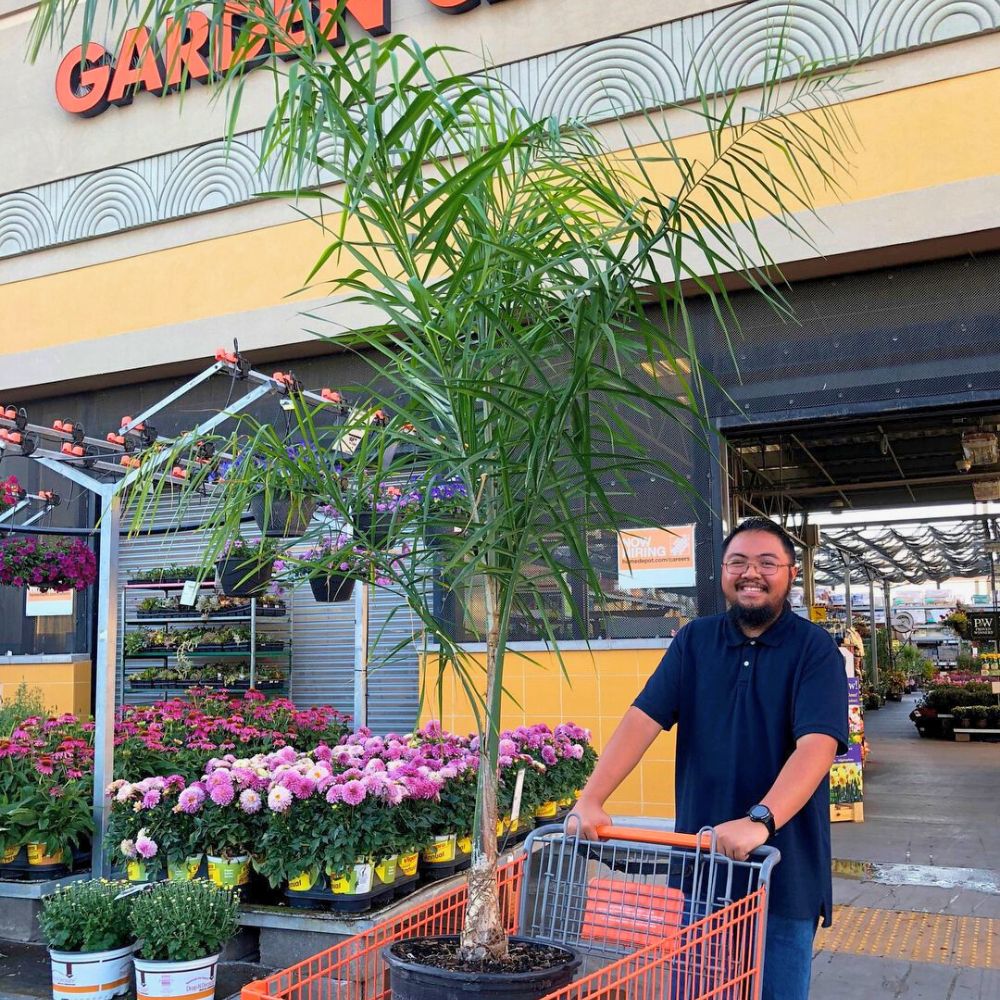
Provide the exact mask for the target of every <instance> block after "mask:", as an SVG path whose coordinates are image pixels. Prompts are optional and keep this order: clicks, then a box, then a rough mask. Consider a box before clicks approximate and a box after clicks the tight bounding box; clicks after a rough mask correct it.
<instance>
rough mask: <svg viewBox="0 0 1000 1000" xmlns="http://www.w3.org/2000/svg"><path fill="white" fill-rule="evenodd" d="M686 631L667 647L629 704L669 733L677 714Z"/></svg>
mask: <svg viewBox="0 0 1000 1000" xmlns="http://www.w3.org/2000/svg"><path fill="white" fill-rule="evenodd" d="M685 632H686V628H682V629H681V630H680V632H678V633H677V636H676V637H675V638H674V639H673V641H672V642H671V643H670V645H669V646H668V647H667V651H666V653H665V654H664V656H663V659H662V660H660V663H659V666H658V667H657V668H656V670H654V671H653V673H652V674H651V675H650V678H649V680H648V681H646V686H645V687H644V688H643V689H642V691H641V692H639V697H638V698H636V699H635V701H634V702H632V705H633V707H634V708H637V709H639V711H640V712H643V713H644V714H646V715H648V716H649V717H650V718H651V719H652V720H653V721H654V722H658V723H659V724H660V725H661V726H662V727H663V728H664V729H670V727H671V726H673V725H674V723H676V722H677V717H678V715H679V713H680V692H681V664H682V663H683V660H684V647H685V646H686V645H687V642H686V640H687V636H686V635H685Z"/></svg>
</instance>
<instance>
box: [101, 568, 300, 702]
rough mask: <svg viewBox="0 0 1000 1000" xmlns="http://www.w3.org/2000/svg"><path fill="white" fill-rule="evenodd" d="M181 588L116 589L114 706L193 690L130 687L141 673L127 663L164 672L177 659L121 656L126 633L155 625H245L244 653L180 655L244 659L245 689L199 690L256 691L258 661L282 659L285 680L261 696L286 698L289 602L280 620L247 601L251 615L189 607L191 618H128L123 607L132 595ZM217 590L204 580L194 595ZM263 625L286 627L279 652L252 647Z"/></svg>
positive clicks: (142, 585) (167, 654)
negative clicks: (117, 637) (246, 670)
mask: <svg viewBox="0 0 1000 1000" xmlns="http://www.w3.org/2000/svg"><path fill="white" fill-rule="evenodd" d="M184 586H185V584H184V583H180V582H176V583H175V582H169V583H154V582H152V581H149V582H138V583H128V584H125V585H124V586H123V587H122V588H121V598H120V605H119V620H120V621H121V623H122V626H123V627H122V628H121V630H120V631H119V635H120V636H121V641H120V643H119V647H118V685H117V687H118V698H117V701H118V704H119V705H128V704H140V703H142V702H144V701H148V700H150V698H157V699H160V698H163V699H166V698H172V697H177V696H183V695H185V694H186V693H187V692H188V691H189V690H190V689H191V688H192V687H197V686H199V685H197V684H191V685H175V684H170V683H169V682H164V683H163V684H162V685H159V686H157V685H156V684H153V685H151V686H150V687H145V686H143V687H141V688H134V687H132V685H131V683H130V681H129V678H130V676H131V675H132V674H133V673H136V672H141V671H133V670H131V669H130V664H135V663H148V662H150V661H159V662H160V663H161V664H162V665H163V666H164V668H165V667H166V666H167V664H168V663H169V662H170V661H171V660H172V659H176V658H177V653H176V651H175V650H170V649H164V650H163V651H161V652H157V651H148V652H142V653H136V654H126V653H125V636H126V635H127V634H128V633H129V631H130V626H131V627H135V626H158V625H166V626H168V628H169V626H171V625H177V626H180V627H181V628H185V629H186V628H198V627H204V628H212V627H213V626H214V627H216V628H224V627H225V626H227V625H235V624H249V626H250V642H249V647H248V648H247V649H232V650H229V649H220V650H206V651H204V652H202V653H197V652H191V653H185V654H184V655H185V657H186V658H187V659H190V660H198V659H219V660H222V659H234V660H235V659H237V658H246V657H249V664H248V665H249V678H248V685H247V687H243V686H241V685H239V686H232V685H229V686H224V685H218V686H217V685H216V684H214V683H208V684H206V685H204V686H207V687H210V688H211V689H213V690H217V691H225V692H228V693H232V694H239V693H242V692H244V691H247V690H255V689H256V688H257V661H258V659H260V658H264V659H268V660H272V659H273V660H278V659H281V660H284V661H285V664H286V670H285V678H284V680H283V681H282V682H281V683H280V685H276V686H275V687H273V688H266V689H263V691H262V693H269V692H273V693H276V694H277V693H287V691H288V687H289V684H290V675H291V669H292V606H291V603H286V605H285V611H284V613H283V614H281V615H275V614H266V615H265V614H262V613H261V612H260V610H259V608H258V604H257V598H256V597H251V598H250V599H249V600H250V614H248V615H247V614H244V615H236V614H217V615H209V616H207V617H206V616H205V615H202V614H198V613H197V612H196V611H195V610H194V608H192V613H191V614H190V615H172V616H163V617H159V618H157V617H152V616H149V617H140V616H138V615H137V614H135V613H133V614H131V615H129V608H128V597H129V595H130V594H134V593H135V592H137V591H156V592H160V593H163V594H169V593H170V592H171V591H179V590H182V589H183V587H184ZM215 589H216V585H215V584H214V583H212V582H209V581H206V582H204V583H201V584H200V585H199V590H201V591H205V590H209V591H211V590H215ZM263 622H280V623H281V624H283V625H285V626H286V627H285V629H284V634H283V635H282V636H281V638H282V641H283V646H282V649H281V651H271V650H259V649H258V648H257V626H258V624H262V623H263Z"/></svg>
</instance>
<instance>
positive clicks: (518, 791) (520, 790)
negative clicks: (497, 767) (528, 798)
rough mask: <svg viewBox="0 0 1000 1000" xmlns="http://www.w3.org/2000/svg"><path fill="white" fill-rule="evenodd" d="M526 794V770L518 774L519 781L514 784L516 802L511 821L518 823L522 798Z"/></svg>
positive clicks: (512, 808)
mask: <svg viewBox="0 0 1000 1000" xmlns="http://www.w3.org/2000/svg"><path fill="white" fill-rule="evenodd" d="M523 794H524V768H523V767H522V768H521V770H520V771H518V772H517V781H516V783H515V784H514V802H513V804H512V805H511V807H510V821H511V823H516V822H517V818H518V817H519V816H520V815H521V796H522V795H523Z"/></svg>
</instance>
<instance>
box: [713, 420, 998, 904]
mask: <svg viewBox="0 0 1000 1000" xmlns="http://www.w3.org/2000/svg"><path fill="white" fill-rule="evenodd" d="M727 463H728V478H729V487H730V488H729V513H730V521H731V522H732V523H735V522H737V521H738V520H740V519H741V518H743V517H746V516H750V515H752V514H756V515H765V516H768V517H772V518H774V519H776V520H778V521H780V522H781V523H782V524H783V526H784V527H786V528H787V529H788V530H789V532H790V533H791V534H792V535H793V537H795V539H796V540H797V542H798V544H799V546H800V553H801V555H800V560H801V565H802V568H803V580H802V587H801V588H799V589H798V590H797V591H794V592H793V597H794V600H793V605H794V607H795V610H796V612H797V613H798V614H801V615H803V616H806V617H809V618H811V619H812V620H813V621H815V622H817V623H818V624H820V625H821V626H823V627H824V628H826V629H827V630H828V631H830V633H831V634H832V635H833V636H835V637H836V639H837V640H838V641H839V642H841V643H842V651H843V652H844V654H845V670H846V671H847V672H848V674H849V677H850V676H851V675H853V677H852V679H851V688H852V696H853V701H854V703H855V704H854V705H853V706H852V708H851V722H852V743H851V746H850V748H849V753H848V754H846V755H845V756H844V757H842V758H839V759H838V762H837V763H836V764H835V765H834V768H833V771H832V772H831V818H832V819H833V820H834V821H835V825H834V834H833V846H834V857H835V858H836V859H837V860H836V862H835V867H836V868H838V873H839V874H845V873H847V874H855V875H857V876H858V877H861V878H864V879H872V878H874V879H876V880H879V879H882V880H884V881H886V882H887V883H888V884H890V885H907V884H913V885H951V886H953V887H954V888H956V889H957V890H959V891H966V890H968V891H983V890H982V888H981V887H982V886H983V885H987V884H988V885H992V886H993V887H994V888H993V889H992V890H987V891H992V892H996V891H997V884H998V883H1000V876H998V875H997V873H996V872H995V871H993V869H994V868H996V867H997V865H996V860H995V859H996V858H997V857H1000V828H998V825H997V823H996V788H997V778H998V777H1000V646H998V640H1000V612H998V606H997V571H996V565H995V560H996V558H997V553H998V552H1000V530H998V528H1000V504H997V503H996V502H995V501H997V500H998V499H1000V403H998V404H994V405H993V406H992V407H988V406H983V405H977V406H968V407H953V408H948V409H940V410H936V411H919V412H910V413H906V414H898V413H897V414H893V415H890V416H884V417H870V418H865V419H854V420H825V421H817V422H814V423H799V424H794V425H790V424H789V425H778V426H769V427H753V428H747V429H745V430H744V429H739V430H737V431H733V432H731V433H728V434H727ZM977 887H978V889H977Z"/></svg>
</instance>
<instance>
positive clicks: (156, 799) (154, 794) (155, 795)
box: [142, 789, 161, 809]
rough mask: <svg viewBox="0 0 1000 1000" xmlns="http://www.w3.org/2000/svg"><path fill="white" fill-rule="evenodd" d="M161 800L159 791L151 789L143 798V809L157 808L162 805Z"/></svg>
mask: <svg viewBox="0 0 1000 1000" xmlns="http://www.w3.org/2000/svg"><path fill="white" fill-rule="evenodd" d="M160 798H161V796H160V793H159V792H158V791H156V790H155V789H150V791H148V792H146V794H145V795H143V797H142V808H143V809H152V808H154V807H155V806H158V805H159V804H160Z"/></svg>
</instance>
